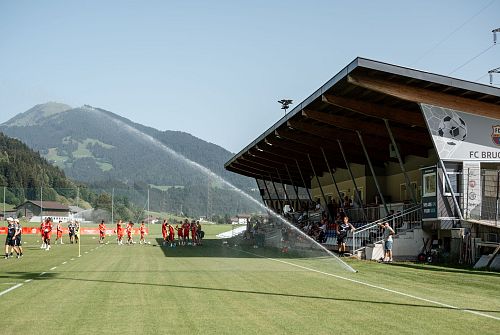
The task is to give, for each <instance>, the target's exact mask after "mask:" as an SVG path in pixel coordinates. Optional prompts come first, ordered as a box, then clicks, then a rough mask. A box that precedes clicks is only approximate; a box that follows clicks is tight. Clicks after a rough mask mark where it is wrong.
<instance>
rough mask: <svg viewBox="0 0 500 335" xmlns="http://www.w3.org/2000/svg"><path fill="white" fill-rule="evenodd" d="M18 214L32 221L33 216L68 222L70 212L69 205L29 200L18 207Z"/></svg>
mask: <svg viewBox="0 0 500 335" xmlns="http://www.w3.org/2000/svg"><path fill="white" fill-rule="evenodd" d="M15 209H16V212H17V213H18V214H20V215H21V216H24V217H26V218H28V219H31V218H32V217H33V216H43V217H44V218H46V217H51V218H52V219H54V221H58V220H61V221H63V222H66V221H68V219H69V214H70V210H69V207H68V205H64V204H61V203H60V202H57V201H38V200H28V201H26V202H25V203H23V204H21V205H19V206H17V207H16V208H15Z"/></svg>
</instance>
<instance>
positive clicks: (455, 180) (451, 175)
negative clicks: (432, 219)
mask: <svg viewBox="0 0 500 335" xmlns="http://www.w3.org/2000/svg"><path fill="white" fill-rule="evenodd" d="M446 174H447V175H448V179H449V180H450V184H451V186H452V187H453V193H455V195H461V190H462V187H461V185H462V183H461V180H460V179H461V177H462V172H456V171H452V172H446ZM443 190H444V195H445V196H447V197H451V190H450V187H449V186H448V182H447V181H446V178H445V177H444V176H443Z"/></svg>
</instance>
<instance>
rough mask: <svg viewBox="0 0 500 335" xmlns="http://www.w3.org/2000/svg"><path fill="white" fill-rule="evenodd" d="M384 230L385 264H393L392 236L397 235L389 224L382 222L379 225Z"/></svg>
mask: <svg viewBox="0 0 500 335" xmlns="http://www.w3.org/2000/svg"><path fill="white" fill-rule="evenodd" d="M379 225H380V227H381V228H382V229H383V230H384V233H383V234H384V259H383V262H388V263H392V243H393V238H392V236H393V235H394V234H395V232H394V229H392V228H391V226H390V225H389V222H388V221H386V222H382V223H380V224H379Z"/></svg>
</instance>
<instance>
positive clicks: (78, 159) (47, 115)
mask: <svg viewBox="0 0 500 335" xmlns="http://www.w3.org/2000/svg"><path fill="white" fill-rule="evenodd" d="M0 131H2V132H4V133H5V134H7V135H9V136H11V137H14V138H18V139H20V140H22V141H23V142H25V143H26V144H27V145H28V146H29V147H31V148H32V149H34V150H36V151H39V152H40V154H41V155H42V156H43V157H45V158H46V159H47V160H48V161H49V162H51V163H52V164H54V165H56V166H58V167H60V168H61V169H63V170H64V172H65V173H66V175H67V176H68V177H70V178H72V179H75V180H77V181H82V182H85V183H91V184H92V185H93V187H94V188H96V189H100V188H101V186H102V185H107V187H108V189H107V190H106V191H107V192H109V186H110V185H115V186H117V187H118V186H119V187H118V188H119V189H120V190H126V191H124V194H125V195H126V196H127V197H130V198H131V199H135V200H137V201H142V198H143V197H139V196H138V195H137V193H141V194H142V195H143V196H144V190H145V189H148V188H149V187H148V186H150V187H152V188H153V189H152V190H153V191H154V193H155V195H156V196H158V197H162V198H165V199H167V200H168V198H169V196H172V195H173V194H174V193H175V194H177V193H179V192H180V193H183V194H180V195H179V194H177V195H176V198H177V200H176V201H178V202H180V203H177V204H176V205H175V206H174V205H173V204H172V202H173V201H170V202H169V203H166V202H168V201H167V200H166V201H164V202H163V203H160V202H159V201H158V202H157V207H159V208H158V209H159V210H161V209H164V207H165V206H167V207H169V206H173V207H177V208H167V209H170V210H174V209H177V210H178V211H180V210H182V211H183V212H186V210H188V209H190V211H191V213H190V214H193V215H194V214H196V215H203V214H206V213H207V211H208V209H207V208H213V209H214V211H215V212H216V213H217V214H225V213H221V211H222V209H223V208H224V210H227V205H228V204H227V203H224V204H223V203H222V202H223V201H225V202H227V201H229V202H230V203H229V205H234V206H233V208H234V209H233V211H235V210H237V208H238V206H239V207H240V210H252V209H253V210H255V207H254V205H248V206H246V207H245V206H244V207H241V201H238V200H232V199H234V198H235V196H231V197H225V196H222V193H224V192H222V193H221V192H220V190H226V191H227V187H225V186H224V185H223V183H221V182H219V181H217V180H209V178H208V177H207V175H206V174H205V173H203V172H201V170H200V169H199V168H198V167H196V166H195V164H192V163H189V162H187V161H185V160H183V159H182V158H179V157H178V155H177V154H176V153H179V154H181V155H183V156H185V157H186V158H188V159H190V160H191V161H193V162H196V163H197V164H199V165H201V166H203V167H205V168H207V169H209V170H210V171H213V172H214V173H215V174H217V175H219V176H221V177H223V178H224V179H225V180H227V181H229V182H230V183H232V184H233V185H235V186H237V187H238V188H241V189H243V190H244V191H246V192H252V189H254V188H255V187H256V186H255V181H254V180H252V179H249V178H246V177H243V176H240V175H237V174H234V173H232V172H229V171H226V170H224V167H223V166H224V162H226V161H227V160H228V159H229V158H230V157H231V156H232V155H233V154H232V153H231V152H229V151H227V150H225V149H223V148H221V147H220V146H217V145H215V144H212V143H208V142H206V141H203V140H201V139H199V138H197V137H195V136H192V135H190V134H188V133H185V132H181V131H170V130H166V131H160V130H157V129H154V128H152V127H146V126H144V125H141V124H138V123H134V122H132V121H130V120H128V119H126V118H123V117H121V116H119V115H117V114H114V113H112V112H109V111H106V110H103V109H100V108H94V107H92V106H89V105H85V106H82V107H78V108H71V107H70V106H67V105H64V104H59V103H52V102H51V103H46V104H41V105H37V106H35V107H33V108H31V109H30V110H28V111H26V112H25V113H22V114H19V115H17V116H16V117H14V118H12V119H11V120H9V121H7V122H5V123H4V124H2V125H0ZM207 186H208V187H207ZM216 189H217V191H216ZM162 192H165V193H162ZM191 193H195V194H196V195H197V196H196V197H194V196H193V194H191ZM203 193H205V198H203V196H200V194H203ZM226 193H227V192H226ZM210 194H211V198H210V202H211V204H210V205H207V204H206V203H207V200H206V198H207V197H210ZM254 195H255V194H254ZM183 199H185V200H183ZM193 202H201V203H202V204H203V205H201V204H194V203H193ZM233 202H234V203H233ZM236 202H237V203H236ZM195 208H196V209H195ZM232 214H234V213H232Z"/></svg>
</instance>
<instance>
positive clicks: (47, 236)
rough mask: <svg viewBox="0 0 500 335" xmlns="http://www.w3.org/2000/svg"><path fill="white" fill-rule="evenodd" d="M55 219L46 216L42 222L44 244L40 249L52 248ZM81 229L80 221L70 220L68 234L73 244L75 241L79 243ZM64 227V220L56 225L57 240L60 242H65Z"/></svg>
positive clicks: (41, 229)
mask: <svg viewBox="0 0 500 335" xmlns="http://www.w3.org/2000/svg"><path fill="white" fill-rule="evenodd" d="M53 226H54V224H53V221H52V218H50V217H48V218H46V219H45V220H44V221H43V222H42V223H41V224H40V235H41V238H42V245H41V246H40V249H45V250H46V251H49V250H50V240H51V237H52V230H53ZM79 230H80V224H79V223H78V221H70V222H69V223H68V234H69V242H70V243H71V244H73V243H78V231H79ZM62 236H63V227H62V221H59V222H58V223H57V225H56V241H55V244H57V242H59V243H60V244H64V242H63V239H62Z"/></svg>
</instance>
